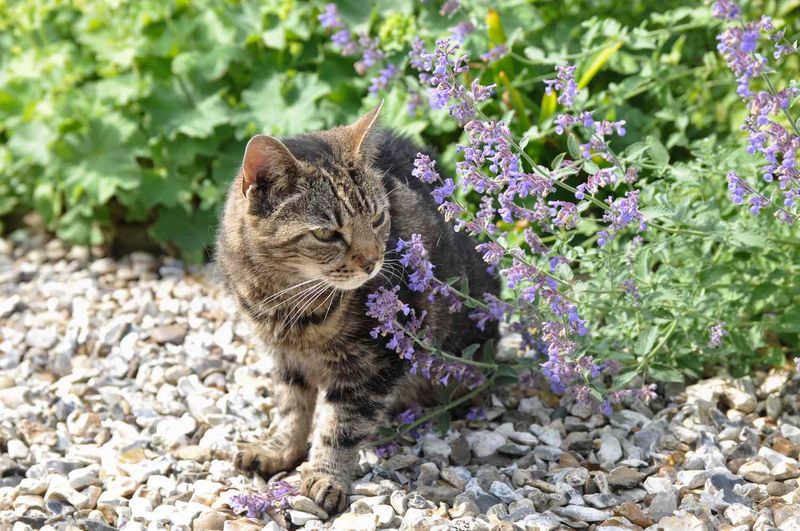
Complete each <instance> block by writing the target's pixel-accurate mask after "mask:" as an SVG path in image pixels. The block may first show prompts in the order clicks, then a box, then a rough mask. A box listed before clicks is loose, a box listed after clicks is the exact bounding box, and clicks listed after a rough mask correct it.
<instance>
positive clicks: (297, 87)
mask: <svg viewBox="0 0 800 531" xmlns="http://www.w3.org/2000/svg"><path fill="white" fill-rule="evenodd" d="M328 93H330V86H328V84H327V83H326V82H324V81H322V80H321V79H319V78H318V77H317V75H316V74H310V73H305V72H303V73H300V74H297V75H296V76H294V77H293V78H291V79H288V78H287V77H286V76H282V75H277V74H273V75H271V76H270V77H268V78H266V79H264V80H262V81H261V82H260V83H257V84H256V85H254V86H253V87H252V88H250V89H248V90H245V91H244V92H243V93H242V101H243V102H244V104H245V106H246V107H247V110H246V112H245V117H246V118H247V119H249V120H250V121H251V122H252V123H253V124H254V125H255V126H256V128H257V130H259V131H262V130H264V131H266V132H268V133H270V134H273V135H291V134H295V133H300V132H304V131H311V130H314V129H320V128H323V127H325V122H324V120H323V119H322V116H321V115H320V114H319V113H318V112H310V110H311V109H314V108H315V106H316V102H317V100H319V99H320V98H322V97H323V96H325V95H326V94H328Z"/></svg>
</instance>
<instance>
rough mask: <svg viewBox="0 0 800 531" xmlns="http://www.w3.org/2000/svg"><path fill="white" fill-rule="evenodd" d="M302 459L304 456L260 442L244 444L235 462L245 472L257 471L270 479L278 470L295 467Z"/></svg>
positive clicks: (240, 447)
mask: <svg viewBox="0 0 800 531" xmlns="http://www.w3.org/2000/svg"><path fill="white" fill-rule="evenodd" d="M300 460H302V456H300V457H294V456H290V455H287V454H286V453H283V452H277V451H275V450H273V449H271V448H268V447H265V446H263V445H259V444H243V445H240V446H239V451H238V452H237V454H236V457H235V458H234V460H233V464H234V465H235V466H236V468H238V469H239V470H241V471H243V472H256V473H258V474H259V475H261V477H263V478H265V479H269V478H271V477H272V476H274V475H275V474H277V473H278V472H283V471H285V470H291V469H293V468H294V467H295V466H296V465H297V463H298V462H299V461H300Z"/></svg>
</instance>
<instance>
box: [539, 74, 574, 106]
mask: <svg viewBox="0 0 800 531" xmlns="http://www.w3.org/2000/svg"><path fill="white" fill-rule="evenodd" d="M544 84H545V89H544V91H545V93H547V94H548V95H550V94H552V93H553V91H554V90H556V91H558V92H560V93H561V94H559V96H558V102H559V103H560V104H562V105H564V106H565V107H572V105H573V103H574V101H575V97H576V96H577V95H578V85H577V83H575V66H574V65H559V66H556V78H555V79H545V80H544Z"/></svg>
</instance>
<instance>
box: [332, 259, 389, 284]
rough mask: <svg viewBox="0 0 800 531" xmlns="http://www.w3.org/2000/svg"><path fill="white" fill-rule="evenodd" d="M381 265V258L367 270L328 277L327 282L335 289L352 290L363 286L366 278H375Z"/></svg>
mask: <svg viewBox="0 0 800 531" xmlns="http://www.w3.org/2000/svg"><path fill="white" fill-rule="evenodd" d="M382 267H383V260H382V259H381V260H379V261H378V262H377V263H376V264H375V265H374V266H373V267H372V270H371V271H369V272H365V271H355V272H352V273H351V274H349V275H347V276H346V277H328V278H327V279H326V280H327V281H328V283H329V284H330V285H331V286H333V287H334V288H336V289H342V290H352V289H358V288H360V287H361V286H363V285H364V284H365V283H366V282H367V281H368V280H371V279H373V278H375V277H376V276H377V275H378V273H379V272H380V270H381V268H382Z"/></svg>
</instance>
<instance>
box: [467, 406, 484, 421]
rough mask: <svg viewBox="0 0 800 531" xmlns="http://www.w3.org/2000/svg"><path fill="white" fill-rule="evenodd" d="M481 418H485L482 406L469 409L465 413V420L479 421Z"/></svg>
mask: <svg viewBox="0 0 800 531" xmlns="http://www.w3.org/2000/svg"><path fill="white" fill-rule="evenodd" d="M483 418H486V410H485V409H483V406H476V407H471V408H469V411H467V415H466V419H467V420H480V419H483Z"/></svg>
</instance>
